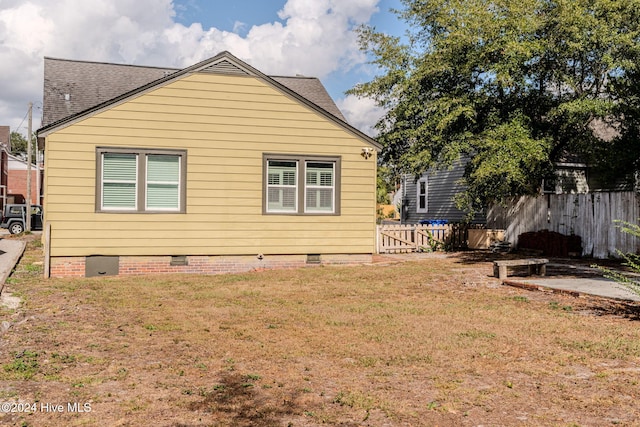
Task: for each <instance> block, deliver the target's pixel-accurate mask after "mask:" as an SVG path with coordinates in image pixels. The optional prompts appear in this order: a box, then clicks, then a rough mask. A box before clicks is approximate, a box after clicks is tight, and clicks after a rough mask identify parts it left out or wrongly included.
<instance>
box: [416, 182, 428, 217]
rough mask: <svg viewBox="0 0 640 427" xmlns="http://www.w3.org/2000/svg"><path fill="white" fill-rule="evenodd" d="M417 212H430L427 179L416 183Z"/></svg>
mask: <svg viewBox="0 0 640 427" xmlns="http://www.w3.org/2000/svg"><path fill="white" fill-rule="evenodd" d="M416 192H417V197H416V212H417V213H427V212H428V211H429V199H428V196H429V181H428V179H427V178H420V179H419V180H418V181H417V182H416Z"/></svg>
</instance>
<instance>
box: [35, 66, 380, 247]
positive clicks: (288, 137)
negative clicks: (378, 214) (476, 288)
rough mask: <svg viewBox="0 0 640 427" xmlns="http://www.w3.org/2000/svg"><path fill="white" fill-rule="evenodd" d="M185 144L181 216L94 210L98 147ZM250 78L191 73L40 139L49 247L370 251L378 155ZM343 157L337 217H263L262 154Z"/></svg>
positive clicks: (340, 129) (316, 114)
mask: <svg viewBox="0 0 640 427" xmlns="http://www.w3.org/2000/svg"><path fill="white" fill-rule="evenodd" d="M97 146H106V147H110V146H111V147H123V146H124V147H127V146H129V147H136V148H148V147H153V148H180V149H187V151H188V153H187V174H188V175H187V209H186V211H187V213H186V214H184V215H178V214H115V213H113V214H112V213H99V214H98V213H95V195H94V192H95V189H94V186H95V161H96V157H95V149H96V147H97ZM364 146H366V145H365V143H364V142H363V141H361V140H360V139H358V138H356V137H355V136H354V135H352V134H351V133H349V132H347V131H345V130H343V129H342V128H340V127H339V126H337V125H336V124H335V123H333V122H331V121H329V120H327V119H326V118H325V117H323V116H321V115H320V114H318V113H317V112H315V111H313V110H311V109H309V108H307V107H306V106H303V105H300V104H298V103H297V102H295V101H293V100H292V99H290V98H288V97H287V96H285V95H283V94H281V93H280V92H278V91H276V90H274V89H273V88H271V87H270V86H268V85H266V84H264V83H263V82H261V81H260V80H258V79H255V78H247V77H232V76H220V75H195V76H189V77H186V78H185V79H183V80H182V81H179V82H175V83H171V84H169V85H168V86H165V87H162V88H159V89H157V90H155V91H152V92H150V93H147V94H143V95H141V96H139V97H137V98H135V99H133V100H130V101H128V102H125V103H123V104H120V105H117V106H114V107H113V108H111V109H110V110H107V111H103V112H100V113H97V114H96V115H94V116H92V117H88V118H86V119H84V120H82V121H80V122H78V123H75V124H72V125H70V126H68V127H67V128H64V129H62V130H60V131H58V132H56V133H53V134H51V135H49V136H48V137H47V159H46V160H47V166H48V168H47V171H46V180H47V186H46V191H47V194H46V197H45V201H46V210H45V212H46V220H47V221H49V222H50V223H51V224H52V247H51V255H52V256H83V255H94V254H102V255H171V254H178V255H242V254H256V253H265V254H269V253H270V254H276V253H282V254H305V253H372V252H373V251H374V250H375V214H374V212H375V203H374V202H375V185H374V182H375V164H376V161H375V157H374V158H370V159H368V160H365V159H363V158H362V156H360V152H361V148H362V147H364ZM279 152H281V153H283V154H306V155H330V156H341V158H342V163H341V164H342V170H341V190H342V194H341V199H340V200H341V215H340V216H280V215H262V185H263V177H262V174H263V170H262V154H263V153H279Z"/></svg>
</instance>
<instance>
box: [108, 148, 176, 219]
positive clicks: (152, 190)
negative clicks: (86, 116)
mask: <svg viewBox="0 0 640 427" xmlns="http://www.w3.org/2000/svg"><path fill="white" fill-rule="evenodd" d="M186 156H187V154H186V151H183V150H150V149H123V148H98V149H97V153H96V157H97V159H96V163H97V165H96V172H97V173H96V182H97V185H96V211H98V212H185V200H186V194H185V192H186V182H185V181H186V170H185V167H186Z"/></svg>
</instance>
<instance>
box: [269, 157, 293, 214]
mask: <svg viewBox="0 0 640 427" xmlns="http://www.w3.org/2000/svg"><path fill="white" fill-rule="evenodd" d="M277 161H287V162H292V163H295V164H296V181H295V184H294V185H285V184H269V162H277ZM264 179H265V183H266V186H267V200H266V211H267V212H268V213H296V212H298V184H299V182H300V162H299V161H298V160H292V159H275V158H274V159H268V160H267V167H266V168H265V178H264ZM280 188H282V189H285V188H294V189H295V200H294V203H293V204H294V208H293V209H270V208H269V189H280Z"/></svg>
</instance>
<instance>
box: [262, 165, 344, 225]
mask: <svg viewBox="0 0 640 427" xmlns="http://www.w3.org/2000/svg"><path fill="white" fill-rule="evenodd" d="M264 170H265V181H264V182H265V184H264V197H263V198H264V203H263V205H264V209H263V210H264V212H265V213H268V214H299V215H322V214H328V215H337V214H339V181H340V180H339V176H340V173H339V171H340V158H337V157H312V156H309V157H307V156H289V155H265V156H264Z"/></svg>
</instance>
